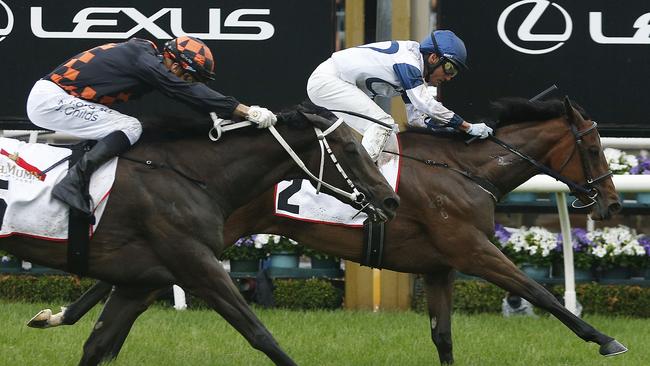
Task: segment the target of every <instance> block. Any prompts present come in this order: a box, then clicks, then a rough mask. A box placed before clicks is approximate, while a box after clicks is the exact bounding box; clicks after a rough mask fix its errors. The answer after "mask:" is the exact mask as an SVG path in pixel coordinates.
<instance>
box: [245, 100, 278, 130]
mask: <svg viewBox="0 0 650 366" xmlns="http://www.w3.org/2000/svg"><path fill="white" fill-rule="evenodd" d="M246 119H247V120H249V121H251V122H253V123H257V128H268V127H271V126H273V125H274V124H275V123H276V122H277V121H278V118H277V117H276V116H275V114H273V112H271V111H270V110H268V109H266V108H262V107H260V106H257V105H253V106H251V107H250V108H249V109H248V116H246Z"/></svg>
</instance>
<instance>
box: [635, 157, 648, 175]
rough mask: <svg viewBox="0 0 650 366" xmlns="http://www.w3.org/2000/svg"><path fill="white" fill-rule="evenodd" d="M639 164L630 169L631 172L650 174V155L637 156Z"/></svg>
mask: <svg viewBox="0 0 650 366" xmlns="http://www.w3.org/2000/svg"><path fill="white" fill-rule="evenodd" d="M637 161H638V162H639V164H638V165H636V166H634V167H632V169H630V174H650V157H648V156H646V157H643V156H637Z"/></svg>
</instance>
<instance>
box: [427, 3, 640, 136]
mask: <svg viewBox="0 0 650 366" xmlns="http://www.w3.org/2000/svg"><path fill="white" fill-rule="evenodd" d="M624 5H625V6H621V4H620V3H617V2H613V1H609V0H590V1H572V0H558V1H547V0H520V1H507V0H492V1H484V2H476V1H471V0H440V2H439V17H440V18H439V22H438V26H439V28H447V29H452V30H453V31H455V32H456V33H457V34H458V35H459V36H460V37H461V38H462V39H463V40H464V41H465V44H466V46H467V48H468V58H469V64H470V65H469V66H470V70H469V71H468V72H467V73H464V74H463V75H462V76H460V77H458V78H456V79H455V80H454V81H453V82H451V83H449V84H448V85H445V86H443V87H442V90H441V93H440V94H441V96H442V99H443V102H445V103H446V104H448V105H449V106H450V107H451V108H452V109H453V110H454V111H456V112H458V113H459V114H461V115H462V116H464V117H466V118H468V119H472V118H478V117H485V116H487V115H488V104H489V101H491V100H495V99H497V98H499V97H503V96H520V97H528V98H529V97H532V96H534V95H536V94H537V93H538V92H540V91H541V90H544V89H546V87H548V86H549V85H552V84H557V85H558V87H559V89H560V90H559V93H558V95H557V96H559V95H569V96H570V97H572V98H573V99H575V100H576V101H578V102H579V104H581V105H582V106H583V107H584V108H585V109H586V110H587V112H589V114H590V115H592V116H593V118H594V119H596V120H598V122H599V130H601V133H602V134H604V135H635V136H638V135H649V136H650V117H647V113H646V111H645V108H644V107H645V105H646V104H647V92H646V88H647V86H646V85H645V84H646V80H649V79H650V68H649V67H648V64H650V3H649V2H648V1H647V0H627V1H625V3H624Z"/></svg>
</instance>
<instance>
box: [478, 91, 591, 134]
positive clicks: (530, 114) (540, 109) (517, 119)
mask: <svg viewBox="0 0 650 366" xmlns="http://www.w3.org/2000/svg"><path fill="white" fill-rule="evenodd" d="M572 105H573V107H574V108H575V109H576V110H577V111H578V113H580V115H582V118H584V119H591V118H590V117H589V116H588V115H587V113H586V112H585V110H584V109H583V108H582V107H580V106H579V105H577V104H575V103H574V102H572ZM490 106H491V109H492V110H493V112H494V115H495V117H496V119H497V121H498V125H497V127H503V126H507V125H512V124H516V123H521V122H531V121H546V120H549V119H553V118H558V117H561V116H564V115H565V111H564V102H563V101H561V100H558V99H553V100H547V101H533V102H531V101H529V100H527V99H525V98H501V99H499V100H497V101H496V102H492V103H491V105H490Z"/></svg>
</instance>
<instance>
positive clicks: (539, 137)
mask: <svg viewBox="0 0 650 366" xmlns="http://www.w3.org/2000/svg"><path fill="white" fill-rule="evenodd" d="M496 136H497V138H499V139H500V140H502V141H504V142H506V143H507V144H509V145H510V146H512V147H514V148H515V149H516V150H518V151H520V152H522V153H523V154H525V155H527V156H529V157H531V158H532V159H534V160H536V161H538V162H540V163H541V164H543V165H546V166H549V165H550V156H551V155H552V153H553V151H554V150H556V149H563V148H565V147H567V146H568V145H567V144H568V143H570V142H571V141H572V140H570V139H567V138H565V137H568V136H571V132H570V130H569V127H568V125H567V122H566V120H564V118H556V119H552V120H548V121H543V122H525V123H517V124H513V125H509V126H506V127H503V128H500V129H498V130H497V134H496ZM481 149H482V151H481V152H480V154H477V155H478V156H480V158H482V159H481V161H480V163H479V165H480V169H479V171H480V173H479V175H480V176H482V177H484V178H486V179H488V180H489V181H490V182H492V183H493V184H495V185H496V186H497V187H498V188H499V189H500V190H501V192H502V193H506V192H510V191H512V190H513V189H515V188H516V187H517V186H519V185H520V184H522V183H524V182H525V181H527V180H528V179H530V178H531V177H533V176H534V175H536V174H538V173H539V171H538V169H537V168H535V166H534V165H533V164H531V163H530V162H528V161H526V160H524V159H522V158H520V157H519V156H517V155H515V154H514V153H512V152H510V151H508V150H507V149H505V148H504V147H502V146H500V145H497V144H495V143H491V142H489V141H486V142H484V143H483V144H482V145H481ZM568 154H569V152H567V157H568ZM560 155H562V154H560Z"/></svg>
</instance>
